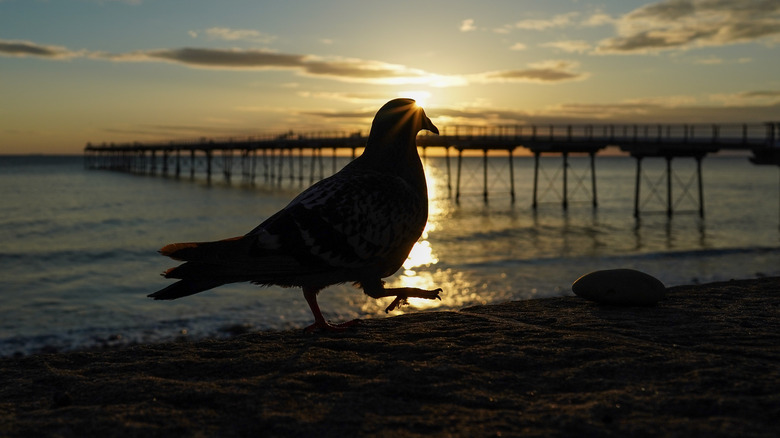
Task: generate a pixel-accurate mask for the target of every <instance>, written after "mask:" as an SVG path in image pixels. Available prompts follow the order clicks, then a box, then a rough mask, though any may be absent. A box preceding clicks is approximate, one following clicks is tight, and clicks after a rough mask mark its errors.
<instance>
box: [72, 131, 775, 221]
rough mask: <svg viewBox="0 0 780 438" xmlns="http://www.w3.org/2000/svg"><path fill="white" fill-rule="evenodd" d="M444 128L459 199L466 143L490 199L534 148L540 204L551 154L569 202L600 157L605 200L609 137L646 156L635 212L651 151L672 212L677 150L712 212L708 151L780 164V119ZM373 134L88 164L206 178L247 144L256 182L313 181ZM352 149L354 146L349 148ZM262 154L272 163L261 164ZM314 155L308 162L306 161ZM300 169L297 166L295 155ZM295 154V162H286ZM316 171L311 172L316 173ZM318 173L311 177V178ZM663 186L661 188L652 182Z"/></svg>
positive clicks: (106, 150)
mask: <svg viewBox="0 0 780 438" xmlns="http://www.w3.org/2000/svg"><path fill="white" fill-rule="evenodd" d="M440 132H441V135H433V134H427V133H423V134H421V135H420V136H418V137H417V143H418V146H420V147H421V148H422V150H423V155H425V154H426V153H427V150H428V149H434V148H435V149H442V150H443V151H444V156H445V158H446V164H447V178H448V187H450V188H451V187H452V184H451V175H450V152H451V151H453V150H454V151H456V152H457V168H456V169H457V170H456V178H455V180H456V181H455V195H454V199H455V201H456V202H459V201H460V198H461V170H462V161H463V155H464V152H466V153H468V152H469V151H476V152H477V153H480V152H481V155H482V157H483V168H482V170H483V175H482V176H483V191H482V197H483V200H484V201H485V202H488V199H489V196H490V194H489V193H488V167H489V166H488V155H489V154H492V155H494V156H495V155H496V154H506V156H507V158H508V163H509V192H510V197H511V200H512V202H514V201H515V189H514V167H513V158H514V156H515V151H517V150H518V149H521V148H524V149H527V150H528V151H530V153H531V154H532V155H533V156H534V189H533V202H532V208H534V209H536V208H537V207H538V205H539V202H538V198H537V195H538V193H537V192H538V190H539V184H538V182H539V171H540V157H541V156H542V155H555V156H561V157H562V166H563V168H562V172H561V173H562V181H561V183H562V196H561V198H562V199H561V204H562V207H563V208H564V209H567V208H568V207H569V197H568V193H569V187H568V183H569V181H568V176H569V163H568V160H569V157H570V156H571V155H587V156H589V157H590V168H589V171H590V182H591V198H592V199H591V204H592V206H593V207H594V208H595V207H597V206H598V200H597V193H596V161H595V156H596V155H597V154H598V153H599V152H600V151H602V150H603V149H605V148H607V147H618V148H620V150H622V151H624V152H626V153H628V154H629V155H630V156H631V157H633V158H634V159H635V160H636V180H635V190H634V192H635V196H634V216H635V217H639V215H640V213H641V212H640V195H641V189H642V162H643V160H649V159H663V160H665V161H666V167H665V169H666V170H665V172H666V174H665V179H666V211H665V213H666V214H667V215H668V216H670V217H671V216H672V214H673V213H674V212H673V201H672V185H673V178H672V174H673V169H672V161H673V160H674V159H684V158H688V159H694V160H695V161H696V172H697V192H698V201H699V206H698V209H697V210H696V211H695V212H696V213H698V215H699V216H701V217H703V216H704V193H703V183H702V174H701V169H702V160H703V158H704V157H705V156H706V155H707V154H711V153H715V152H719V151H727V150H732V151H746V152H750V153H751V154H752V158H751V161H753V162H754V163H756V164H774V165H780V152H779V151H780V122H771V123H760V124H675V125H670V124H653V125H651V124H644V125H636V124H634V125H612V124H609V125H607V124H605V125H590V124H589V125H501V126H453V127H444V128H443V129H441V130H440ZM366 140H367V135H366V134H364V133H362V132H353V133H345V132H315V133H293V132H292V131H290V132H287V133H284V134H279V135H268V136H253V137H240V138H239V137H233V138H221V139H217V138H215V139H207V138H201V139H198V140H185V141H170V142H159V143H137V142H136V143H127V144H102V145H92V144H87V146H86V147H85V149H84V155H85V165H86V167H87V168H90V169H108V170H117V171H123V172H132V173H139V174H151V175H155V174H161V175H164V176H173V177H176V178H181V176H182V173H184V172H186V173H188V174H189V178H190V179H194V178H195V173H196V167H197V165H198V162H201V163H203V164H205V173H206V179H207V180H208V181H211V180H212V177H213V174H214V173H216V172H218V171H220V170H221V173H222V174H223V177H224V179H225V180H227V181H230V180H231V178H232V176H233V173H234V171H233V163H234V159H233V154H234V153H237V154H240V163H241V175H242V177H243V178H244V180H246V181H250V182H252V183H254V182H255V181H256V179H257V178H258V177H260V176H262V178H263V182H264V183H266V184H274V183H280V182H281V181H282V179H283V178H285V172H287V178H289V179H290V180H297V181H298V182H299V183H300V185H303V184H304V183H305V182H306V180H307V179H308V182H309V184H311V183H313V182H315V181H316V180H319V179H322V178H324V166H325V164H324V161H325V159H326V157H324V155H325V154H328V155H329V157H328V158H330V160H331V173H335V172H336V171H337V167H338V166H337V159H338V158H339V157H342V156H345V155H347V156H348V157H351V158H354V157H355V156H356V155H357V152H358V150H359V149H361V148H362V147H363V146H364V145H365V143H366ZM345 152H347V153H346V154H345ZM215 155H219V156H220V158H221V160H218V161H219V163H221V169H216V168H215V167H216V165H215V163H216V162H217V160H215ZM258 157H259V158H260V159H261V163H262V169H258V165H257V163H258ZM304 157H308V160H309V166H308V169H305V168H304ZM296 161H297V164H298V166H297V167H298V169H297V170H296V169H295V164H296ZM285 164H287V169H286V170H285V168H284V165H285ZM307 172H308V175H307ZM306 176H308V178H306ZM651 189H653V188H651Z"/></svg>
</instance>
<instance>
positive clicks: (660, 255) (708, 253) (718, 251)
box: [449, 247, 780, 269]
mask: <svg viewBox="0 0 780 438" xmlns="http://www.w3.org/2000/svg"><path fill="white" fill-rule="evenodd" d="M734 255H748V256H759V255H778V256H780V247H743V248H710V249H693V250H684V251H657V252H648V253H638V254H637V253H632V254H609V255H601V256H595V257H594V256H591V255H581V256H574V257H539V258H533V259H517V258H502V259H493V260H488V261H482V262H475V263H460V264H457V265H452V266H449V267H450V268H453V269H457V268H468V269H479V268H488V267H511V266H522V265H529V266H538V265H555V264H561V263H572V264H577V263H580V262H583V261H588V262H589V263H592V262H593V261H594V260H595V261H598V262H599V263H603V264H617V263H618V262H623V263H626V262H630V261H635V262H641V261H643V260H655V261H657V260H680V259H701V258H716V257H729V256H734Z"/></svg>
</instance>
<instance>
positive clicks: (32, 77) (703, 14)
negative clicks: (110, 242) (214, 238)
mask: <svg viewBox="0 0 780 438" xmlns="http://www.w3.org/2000/svg"><path fill="white" fill-rule="evenodd" d="M395 97H412V98H415V99H417V100H418V102H419V103H420V104H421V105H422V106H424V107H425V109H426V113H427V114H428V116H429V117H431V119H432V120H433V121H434V123H436V125H437V126H439V128H440V129H441V128H450V129H451V128H452V127H454V126H457V125H500V124H550V123H555V124H569V123H572V124H577V123H651V124H655V123H707V124H710V123H743V122H745V123H758V122H767V121H780V1H778V0H662V1H633V0H620V1H617V0H601V1H590V0H480V1H461V0H446V1H445V0H441V1H426V0H394V1H386V0H385V1H371V0H337V1H325V0H318V1H303V0H288V1H259V0H220V1H216V0H113V1H111V0H47V1H44V0H0V154H27V153H47V154H60V153H65V154H78V153H81V151H82V150H83V148H84V146H85V145H86V144H87V143H88V142H90V143H92V144H101V143H104V142H105V143H123V142H133V141H166V140H177V139H195V138H202V137H211V138H213V137H229V136H233V137H240V136H248V135H263V134H269V133H274V132H286V131H290V130H292V131H295V132H314V131H317V132H320V131H322V132H324V131H329V132H330V131H332V132H336V131H346V132H354V131H357V130H362V131H363V132H364V133H366V132H367V130H368V129H369V127H370V123H371V119H372V117H373V115H374V114H375V113H376V111H377V110H378V109H379V107H380V106H382V104H384V103H385V102H386V101H388V100H390V99H393V98H395Z"/></svg>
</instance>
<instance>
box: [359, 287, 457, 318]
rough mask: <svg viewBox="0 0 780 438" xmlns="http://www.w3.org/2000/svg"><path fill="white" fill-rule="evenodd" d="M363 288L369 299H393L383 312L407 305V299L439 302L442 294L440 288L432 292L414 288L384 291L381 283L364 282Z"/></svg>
mask: <svg viewBox="0 0 780 438" xmlns="http://www.w3.org/2000/svg"><path fill="white" fill-rule="evenodd" d="M360 285H361V286H362V287H363V292H365V293H366V295H368V296H370V297H371V298H375V299H379V298H383V297H393V296H394V297H395V299H394V300H393V302H392V303H390V305H389V306H387V308H386V309H385V312H389V311H391V310H395V309H396V308H398V307H399V306H401V305H403V304H407V302H406V299H407V298H425V299H426V300H434V299H436V300H441V297H440V296H439V293H441V292H442V290H441V288H438V289H434V290H425V289H418V288H416V287H397V288H392V289H385V286H384V284H383V282H382V281H375V282H373V281H372V282H365V283H361V284H360Z"/></svg>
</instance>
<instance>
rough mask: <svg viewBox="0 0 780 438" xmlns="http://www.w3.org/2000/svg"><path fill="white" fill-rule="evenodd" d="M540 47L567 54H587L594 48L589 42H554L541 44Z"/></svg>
mask: <svg viewBox="0 0 780 438" xmlns="http://www.w3.org/2000/svg"><path fill="white" fill-rule="evenodd" d="M540 46H542V47H552V48H554V49H558V50H563V51H564V52H566V53H585V52H588V51H589V50H590V49H591V47H592V46H591V45H590V43H589V42H587V41H583V40H571V41H552V42H549V43H543V44H540Z"/></svg>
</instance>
